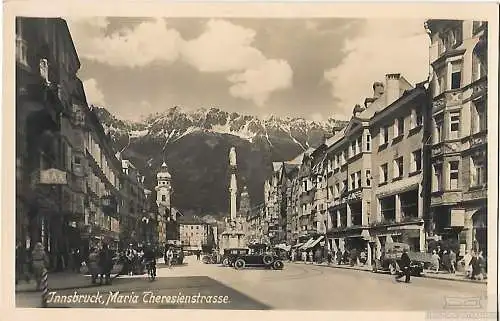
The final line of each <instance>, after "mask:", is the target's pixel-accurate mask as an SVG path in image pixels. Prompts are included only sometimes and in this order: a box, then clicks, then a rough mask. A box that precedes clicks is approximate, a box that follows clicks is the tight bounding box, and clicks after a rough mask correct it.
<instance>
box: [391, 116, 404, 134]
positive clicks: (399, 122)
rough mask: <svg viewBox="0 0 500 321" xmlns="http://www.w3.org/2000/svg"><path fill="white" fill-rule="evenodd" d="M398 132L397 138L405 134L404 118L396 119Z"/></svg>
mask: <svg viewBox="0 0 500 321" xmlns="http://www.w3.org/2000/svg"><path fill="white" fill-rule="evenodd" d="M394 129H395V130H396V133H395V135H394V136H395V137H398V136H401V135H404V133H405V119H404V118H398V119H396V126H395V127H394Z"/></svg>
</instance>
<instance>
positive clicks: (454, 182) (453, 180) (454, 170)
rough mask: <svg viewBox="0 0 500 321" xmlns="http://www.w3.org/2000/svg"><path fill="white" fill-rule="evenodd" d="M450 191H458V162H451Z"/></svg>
mask: <svg viewBox="0 0 500 321" xmlns="http://www.w3.org/2000/svg"><path fill="white" fill-rule="evenodd" d="M450 189H452V190H455V189H458V161H452V162H450Z"/></svg>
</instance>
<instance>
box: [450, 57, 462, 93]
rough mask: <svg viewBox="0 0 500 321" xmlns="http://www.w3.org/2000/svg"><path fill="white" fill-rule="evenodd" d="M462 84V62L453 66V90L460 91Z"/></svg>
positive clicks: (454, 63)
mask: <svg viewBox="0 0 500 321" xmlns="http://www.w3.org/2000/svg"><path fill="white" fill-rule="evenodd" d="M461 83H462V62H453V63H452V64H451V88H450V89H459V88H460V87H461Z"/></svg>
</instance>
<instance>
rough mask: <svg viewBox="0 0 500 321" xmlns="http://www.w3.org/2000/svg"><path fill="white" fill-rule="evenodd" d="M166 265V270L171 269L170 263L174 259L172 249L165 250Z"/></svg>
mask: <svg viewBox="0 0 500 321" xmlns="http://www.w3.org/2000/svg"><path fill="white" fill-rule="evenodd" d="M166 257H167V265H168V268H169V269H171V268H172V261H173V259H174V252H173V251H172V248H169V249H168V250H167V255H166Z"/></svg>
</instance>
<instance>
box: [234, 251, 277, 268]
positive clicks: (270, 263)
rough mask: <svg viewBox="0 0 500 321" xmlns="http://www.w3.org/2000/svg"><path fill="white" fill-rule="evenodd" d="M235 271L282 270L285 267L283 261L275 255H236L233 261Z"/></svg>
mask: <svg viewBox="0 0 500 321" xmlns="http://www.w3.org/2000/svg"><path fill="white" fill-rule="evenodd" d="M234 267H235V268H236V269H237V270H240V269H243V268H245V267H265V268H268V269H274V270H282V269H283V268H284V267H285V264H284V263H283V261H282V260H281V259H280V258H279V256H277V255H275V254H270V253H265V254H260V253H259V254H243V255H238V256H237V258H236V260H235V261H234Z"/></svg>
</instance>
